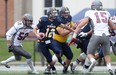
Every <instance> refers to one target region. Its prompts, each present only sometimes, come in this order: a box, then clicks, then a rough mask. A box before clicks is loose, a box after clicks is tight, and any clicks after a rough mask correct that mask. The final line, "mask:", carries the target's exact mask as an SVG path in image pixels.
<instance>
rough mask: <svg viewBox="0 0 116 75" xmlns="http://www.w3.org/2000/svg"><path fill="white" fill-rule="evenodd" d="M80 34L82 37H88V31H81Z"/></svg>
mask: <svg viewBox="0 0 116 75" xmlns="http://www.w3.org/2000/svg"><path fill="white" fill-rule="evenodd" d="M79 36H80V37H86V36H87V33H84V32H81V33H79Z"/></svg>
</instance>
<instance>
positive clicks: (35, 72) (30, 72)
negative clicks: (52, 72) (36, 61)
mask: <svg viewBox="0 0 116 75" xmlns="http://www.w3.org/2000/svg"><path fill="white" fill-rule="evenodd" d="M28 74H39V72H37V71H28Z"/></svg>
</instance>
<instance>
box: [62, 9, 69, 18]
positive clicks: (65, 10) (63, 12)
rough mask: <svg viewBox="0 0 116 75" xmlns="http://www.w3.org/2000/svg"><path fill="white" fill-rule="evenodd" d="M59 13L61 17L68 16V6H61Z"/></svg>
mask: <svg viewBox="0 0 116 75" xmlns="http://www.w3.org/2000/svg"><path fill="white" fill-rule="evenodd" d="M60 15H61V16H63V17H68V16H69V15H70V11H69V9H68V7H62V8H61V10H60Z"/></svg>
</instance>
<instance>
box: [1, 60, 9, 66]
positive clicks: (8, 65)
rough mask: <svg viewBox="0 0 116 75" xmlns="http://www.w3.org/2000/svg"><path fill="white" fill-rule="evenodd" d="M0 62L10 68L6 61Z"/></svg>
mask: <svg viewBox="0 0 116 75" xmlns="http://www.w3.org/2000/svg"><path fill="white" fill-rule="evenodd" d="M0 64H1V65H4V66H5V67H6V68H10V66H9V65H8V64H7V63H5V62H4V61H2V62H0Z"/></svg>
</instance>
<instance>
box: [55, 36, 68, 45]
mask: <svg viewBox="0 0 116 75" xmlns="http://www.w3.org/2000/svg"><path fill="white" fill-rule="evenodd" d="M67 38H68V35H66V36H61V35H59V34H54V40H57V41H58V42H61V43H65V42H66V41H67Z"/></svg>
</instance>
